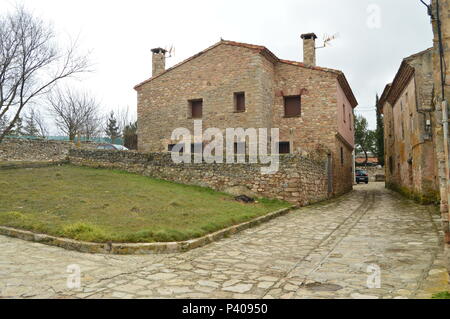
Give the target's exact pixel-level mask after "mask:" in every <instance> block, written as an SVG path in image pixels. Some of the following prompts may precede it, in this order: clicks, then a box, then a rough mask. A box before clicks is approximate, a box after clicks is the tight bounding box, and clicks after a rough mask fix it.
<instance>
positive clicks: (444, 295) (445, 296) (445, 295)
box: [431, 291, 450, 299]
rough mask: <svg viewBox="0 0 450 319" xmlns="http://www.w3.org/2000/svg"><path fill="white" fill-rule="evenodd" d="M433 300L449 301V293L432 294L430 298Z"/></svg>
mask: <svg viewBox="0 0 450 319" xmlns="http://www.w3.org/2000/svg"><path fill="white" fill-rule="evenodd" d="M431 298H433V299H450V292H448V291H444V292H439V293H437V294H434V295H433V297H431Z"/></svg>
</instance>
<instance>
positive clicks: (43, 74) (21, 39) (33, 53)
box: [0, 7, 89, 142]
mask: <svg viewBox="0 0 450 319" xmlns="http://www.w3.org/2000/svg"><path fill="white" fill-rule="evenodd" d="M76 52H77V42H76V41H75V42H73V43H71V44H70V45H69V46H68V47H67V48H65V49H61V48H59V46H58V43H57V39H56V36H55V33H54V31H53V28H52V27H51V26H50V25H49V24H47V23H45V22H44V21H43V20H41V19H39V18H37V17H35V16H33V15H32V14H31V13H29V12H28V11H26V10H25V9H24V8H23V7H18V8H17V9H16V10H15V11H14V12H13V13H10V14H7V15H5V16H3V17H0V120H1V119H3V118H5V117H6V114H7V113H9V114H12V116H10V117H8V118H9V121H8V122H9V123H8V124H7V127H6V129H5V130H4V132H2V133H1V134H0V142H1V141H2V140H3V138H4V137H5V135H6V133H7V132H8V131H9V130H10V129H11V128H12V127H14V124H15V122H16V121H17V120H18V118H19V116H20V113H21V112H22V110H23V109H24V107H25V106H26V105H28V104H30V102H33V101H34V100H35V99H36V98H38V97H39V96H40V95H43V94H47V93H48V92H49V91H50V90H51V89H52V88H53V87H54V86H55V84H56V83H58V82H59V81H61V80H63V79H66V78H69V77H72V76H75V75H77V74H80V73H82V72H86V71H87V69H88V67H89V65H88V59H87V57H86V56H85V55H83V56H80V55H77V53H76Z"/></svg>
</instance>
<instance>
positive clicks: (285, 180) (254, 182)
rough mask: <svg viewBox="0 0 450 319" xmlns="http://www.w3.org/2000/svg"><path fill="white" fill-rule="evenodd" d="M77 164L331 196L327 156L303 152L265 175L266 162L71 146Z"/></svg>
mask: <svg viewBox="0 0 450 319" xmlns="http://www.w3.org/2000/svg"><path fill="white" fill-rule="evenodd" d="M69 160H70V162H71V163H72V164H74V165H83V166H89V167H101V168H114V169H121V170H125V171H128V172H132V173H137V174H141V175H144V176H149V177H153V178H158V179H164V180H168V181H173V182H178V183H182V184H189V185H198V186H203V187H210V188H212V189H215V190H218V191H226V192H229V191H230V189H235V188H238V189H239V191H241V190H242V188H243V187H245V188H246V190H247V191H248V192H250V193H252V194H254V195H256V196H258V197H267V198H274V199H275V198H276V199H281V200H286V201H288V202H291V203H293V204H296V205H299V206H303V205H308V204H311V203H314V202H318V201H321V200H325V199H327V198H328V193H327V167H326V159H324V158H323V157H322V159H321V160H318V159H312V158H307V157H302V156H299V155H283V156H281V157H280V169H279V171H278V172H277V173H276V174H273V175H262V174H261V170H260V168H261V167H262V166H263V165H262V164H207V163H201V164H175V163H174V162H173V161H172V159H171V154H170V153H140V152H131V151H130V152H115V151H98V150H85V149H71V150H70V153H69Z"/></svg>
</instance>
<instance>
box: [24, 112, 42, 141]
mask: <svg viewBox="0 0 450 319" xmlns="http://www.w3.org/2000/svg"><path fill="white" fill-rule="evenodd" d="M23 133H24V135H26V136H39V129H38V126H37V123H36V115H35V113H34V111H33V110H31V111H30V112H29V113H28V114H27V115H25V127H24V128H23Z"/></svg>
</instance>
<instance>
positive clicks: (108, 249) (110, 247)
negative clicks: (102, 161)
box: [0, 207, 293, 255]
mask: <svg viewBox="0 0 450 319" xmlns="http://www.w3.org/2000/svg"><path fill="white" fill-rule="evenodd" d="M292 208H293V207H291V208H284V209H281V210H278V211H276V212H272V213H269V214H267V215H264V216H261V217H257V218H255V219H252V220H250V221H248V222H245V223H242V224H238V225H234V226H231V227H228V228H225V229H222V230H219V231H217V232H215V233H212V234H209V235H206V236H203V237H200V238H195V239H191V240H186V241H181V242H170V243H136V244H127V243H91V242H83V241H78V240H73V239H68V238H61V237H55V236H50V235H45V234H36V233H33V232H31V231H27V230H21V229H15V228H10V227H4V226H0V235H4V236H9V237H14V238H19V239H23V240H27V241H33V242H38V243H41V244H45V245H50V246H57V247H61V248H64V249H68V250H76V251H79V252H83V253H91V254H116V255H144V254H153V253H175V252H184V251H188V250H191V249H195V248H199V247H202V246H205V245H207V244H209V243H212V242H215V241H218V240H220V239H222V238H224V237H226V236H230V235H233V234H236V233H238V232H240V231H243V230H245V229H248V228H251V227H254V226H257V225H259V224H261V223H265V222H267V221H269V220H271V219H273V218H276V217H278V216H282V215H285V214H287V213H288V212H289V211H290V210H291V209H292Z"/></svg>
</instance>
